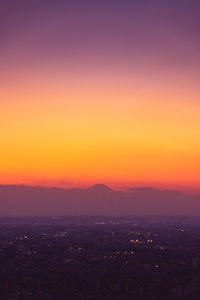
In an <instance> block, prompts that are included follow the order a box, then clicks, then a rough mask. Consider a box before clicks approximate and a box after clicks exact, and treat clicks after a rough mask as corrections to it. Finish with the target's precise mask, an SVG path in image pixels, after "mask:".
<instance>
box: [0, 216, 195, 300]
mask: <svg viewBox="0 0 200 300" xmlns="http://www.w3.org/2000/svg"><path fill="white" fill-rule="evenodd" d="M0 299H3V300H4V299H6V300H8V299H9V300H11V299H13V300H15V299H16V300H19V299H25V300H26V299H27V300H32V299H34V300H36V299H37V300H40V299H41V300H43V299H44V300H62V299H63V300H66V299H69V300H71V299H85V300H87V299H145V300H147V299H148V300H154V299H155V300H156V299H161V300H165V299H187V300H190V299H194V300H196V299H200V219H199V218H186V217H182V218H181V217H178V218H176V217H171V218H167V217H163V218H162V217H143V218H136V217H135V218H134V217H60V218H48V217H44V218H1V219H0Z"/></svg>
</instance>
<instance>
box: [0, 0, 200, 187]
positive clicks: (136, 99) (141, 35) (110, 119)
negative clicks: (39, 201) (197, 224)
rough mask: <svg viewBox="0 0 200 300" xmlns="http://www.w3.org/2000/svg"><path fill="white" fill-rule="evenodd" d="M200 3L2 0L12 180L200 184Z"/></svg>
mask: <svg viewBox="0 0 200 300" xmlns="http://www.w3.org/2000/svg"><path fill="white" fill-rule="evenodd" d="M3 2H4V3H3ZM199 12H200V1H199V0H187V1H186V0H160V1H156V0H155V1H153V0H115V1H114V0H113V1H112V0H99V1H97V0H90V1H89V0H84V1H83V0H71V1H70V0H69V1H67V0H66V1H64V0H58V1H55V0H48V1H46V0H26V1H25V0H19V1H16V0H14V1H11V0H8V1H1V4H0V184H22V183H23V184H27V185H44V186H62V187H68V186H82V185H83V186H84V185H90V184H93V183H96V182H103V183H105V184H110V185H111V186H115V187H120V188H121V187H123V186H135V185H137V186H139V185H145V186H146V185H151V186H156V187H160V186H164V187H179V188H183V189H184V188H189V189H199V190H200V34H199V32H200V18H199Z"/></svg>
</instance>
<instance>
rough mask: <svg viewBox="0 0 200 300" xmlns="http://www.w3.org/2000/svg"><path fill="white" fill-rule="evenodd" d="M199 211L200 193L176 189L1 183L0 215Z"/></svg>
mask: <svg viewBox="0 0 200 300" xmlns="http://www.w3.org/2000/svg"><path fill="white" fill-rule="evenodd" d="M116 214H117V215H200V196H199V195H197V196H188V195H185V194H183V193H181V192H180V191H176V190H158V189H155V188H151V187H144V188H137V187H131V188H129V189H127V190H126V191H116V190H112V189H111V188H110V187H108V186H106V185H104V184H95V185H93V186H91V187H89V188H86V189H81V188H71V189H62V188H45V187H33V186H23V185H0V215H3V216H5V215H7V216H12V215H13V216H20V215H27V216H28V215H31V216H33V215H34V216H45V215H116Z"/></svg>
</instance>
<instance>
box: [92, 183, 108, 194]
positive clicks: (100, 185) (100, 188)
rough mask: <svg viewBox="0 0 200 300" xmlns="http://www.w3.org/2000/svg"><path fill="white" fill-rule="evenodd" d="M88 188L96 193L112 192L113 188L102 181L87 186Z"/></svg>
mask: <svg viewBox="0 0 200 300" xmlns="http://www.w3.org/2000/svg"><path fill="white" fill-rule="evenodd" d="M88 190H89V191H93V192H98V193H104V192H113V190H112V189H111V188H110V187H109V186H107V185H105V184H103V183H97V184H94V185H92V186H91V187H89V188H88Z"/></svg>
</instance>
